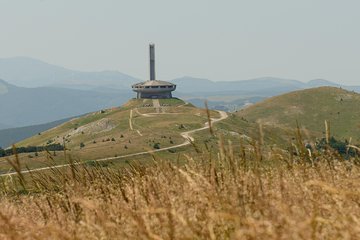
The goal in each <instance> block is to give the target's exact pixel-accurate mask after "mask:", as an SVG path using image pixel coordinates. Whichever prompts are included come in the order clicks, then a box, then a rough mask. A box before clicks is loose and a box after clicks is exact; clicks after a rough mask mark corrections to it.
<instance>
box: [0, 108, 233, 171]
mask: <svg viewBox="0 0 360 240" xmlns="http://www.w3.org/2000/svg"><path fill="white" fill-rule="evenodd" d="M218 112H219V114H220V118H215V119H214V118H212V119H211V125H212V124H214V123H216V122H220V121H223V120H225V119H227V118H228V114H227V113H226V112H223V111H218ZM130 115H131V117H132V110H131V113H130ZM130 121H131V120H130ZM204 125H205V126H204V127H202V128H197V129H194V130H190V131H186V132H182V133H181V136H182V137H183V138H184V139H185V141H184V142H183V143H181V144H177V145H174V146H170V147H165V148H161V149H155V150H151V151H145V152H138V153H131V154H126V155H122V156H118V157H108V158H101V159H97V160H87V161H82V162H78V163H75V164H74V165H81V164H85V163H87V162H89V161H95V162H104V161H111V160H119V159H123V158H128V157H135V156H140V155H146V154H151V153H156V152H163V151H167V150H170V149H176V148H180V147H184V146H187V145H190V144H191V142H193V141H194V140H195V139H194V138H193V137H191V134H193V133H195V132H199V131H203V130H205V129H209V123H208V122H206V123H205V124H204ZM70 166H71V164H61V165H56V166H51V167H42V168H35V169H30V170H22V171H21V173H22V174H26V173H30V172H32V173H33V172H40V171H45V170H50V169H58V168H64V167H70ZM16 174H17V173H16V172H10V173H5V174H0V177H1V176H12V175H16Z"/></svg>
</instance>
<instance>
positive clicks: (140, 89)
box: [132, 44, 176, 99]
mask: <svg viewBox="0 0 360 240" xmlns="http://www.w3.org/2000/svg"><path fill="white" fill-rule="evenodd" d="M149 53H150V54H149V55H150V56H149V57H150V80H148V81H145V82H141V83H136V84H134V85H132V90H133V91H134V92H136V93H137V94H136V97H137V98H152V99H156V98H172V91H174V90H175V89H176V85H175V84H172V83H170V82H165V81H160V80H156V76H155V44H150V45H149Z"/></svg>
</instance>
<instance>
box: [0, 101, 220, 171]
mask: <svg viewBox="0 0 360 240" xmlns="http://www.w3.org/2000/svg"><path fill="white" fill-rule="evenodd" d="M154 103H155V104H154ZM211 116H212V117H214V118H218V117H219V114H218V112H211ZM207 121H208V118H207V112H206V110H204V109H199V108H195V107H194V106H192V105H191V104H188V103H185V102H183V101H182V100H180V99H162V100H159V102H158V104H157V103H156V101H155V102H154V100H150V99H146V100H142V99H141V100H139V99H133V100H130V101H129V102H128V103H126V104H125V105H123V106H122V107H118V108H112V109H106V110H101V111H98V112H94V113H90V114H88V115H85V116H82V117H79V118H75V119H72V120H70V121H68V122H66V123H64V124H61V125H59V126H57V127H55V128H52V129H50V130H47V131H44V132H40V133H39V134H36V135H34V136H33V137H30V138H28V139H25V140H23V141H20V142H19V143H17V144H16V146H17V147H26V146H46V145H47V144H55V143H60V144H63V143H64V142H65V145H66V148H67V149H68V153H69V154H70V155H71V157H72V158H74V159H77V160H93V159H100V158H107V157H117V156H123V155H127V154H132V153H138V152H144V151H149V150H154V149H161V148H165V147H171V146H175V145H177V144H181V143H183V142H184V141H185V139H184V137H182V136H181V133H182V132H185V131H190V130H193V129H198V128H201V127H203V126H204V124H205V123H206V122H207ZM51 154H53V153H51ZM169 154H173V153H171V152H169ZM54 155H55V156H51V157H52V158H53V159H54V160H55V161H56V162H57V163H63V162H65V161H66V160H65V158H64V155H63V153H62V152H61V153H58V154H54ZM48 158H49V156H47V155H46V153H40V154H39V155H34V154H33V153H32V154H20V160H21V161H22V162H23V163H24V164H27V165H29V166H31V167H38V166H44V164H48V163H49V161H48V160H49V159H48ZM8 167H9V165H8V164H7V163H6V162H5V161H0V170H3V171H5V170H6V169H8Z"/></svg>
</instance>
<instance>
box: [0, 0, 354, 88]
mask: <svg viewBox="0 0 360 240" xmlns="http://www.w3.org/2000/svg"><path fill="white" fill-rule="evenodd" d="M0 31H1V34H0V36H1V41H0V43H1V44H0V57H13V56H28V57H33V58H38V59H41V60H44V61H46V62H49V63H53V64H57V65H60V66H64V67H67V68H71V69H77V70H86V71H89V70H105V69H106V70H119V71H121V72H124V73H127V74H130V75H133V76H135V77H139V78H142V79H147V78H148V62H147V61H148V59H147V58H148V49H147V48H148V43H149V42H154V43H155V44H156V55H157V77H158V79H163V80H169V79H172V78H175V77H181V76H184V75H188V76H195V77H203V78H209V79H212V80H218V81H220V80H243V79H249V78H256V77H264V76H274V77H282V78H292V79H298V80H302V81H308V80H310V79H314V78H325V79H328V80H331V81H336V82H340V83H343V84H360V1H359V0H246V1H245V0H178V1H173V0H0Z"/></svg>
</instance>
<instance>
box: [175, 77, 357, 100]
mask: <svg viewBox="0 0 360 240" xmlns="http://www.w3.org/2000/svg"><path fill="white" fill-rule="evenodd" d="M172 82H173V83H175V84H177V85H178V86H177V90H178V91H179V92H182V93H197V94H205V95H207V94H208V93H219V94H228V95H229V94H233V93H236V94H239V95H249V94H251V95H254V94H255V95H258V96H274V95H278V94H281V93H285V92H290V91H294V90H300V89H307V88H313V87H321V86H331V87H343V88H345V89H347V90H350V91H360V86H342V85H340V84H337V83H333V82H330V81H327V80H324V79H315V80H311V81H309V82H307V83H304V82H301V81H298V80H291V79H281V78H274V77H264V78H256V79H250V80H241V81H219V82H214V81H210V80H208V79H202V78H193V77H182V78H177V79H174V80H172Z"/></svg>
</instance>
